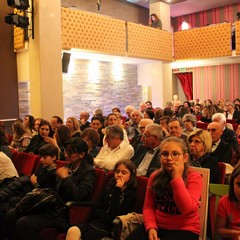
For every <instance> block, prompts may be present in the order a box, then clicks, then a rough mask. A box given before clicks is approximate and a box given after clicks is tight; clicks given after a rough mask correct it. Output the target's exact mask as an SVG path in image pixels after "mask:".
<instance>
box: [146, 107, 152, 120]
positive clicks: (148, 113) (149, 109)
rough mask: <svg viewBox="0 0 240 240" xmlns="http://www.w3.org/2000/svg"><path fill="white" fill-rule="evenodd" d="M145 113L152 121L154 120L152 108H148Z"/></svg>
mask: <svg viewBox="0 0 240 240" xmlns="http://www.w3.org/2000/svg"><path fill="white" fill-rule="evenodd" d="M145 113H146V114H147V115H148V116H149V118H150V119H154V111H153V110H152V108H147V109H146V110H145Z"/></svg>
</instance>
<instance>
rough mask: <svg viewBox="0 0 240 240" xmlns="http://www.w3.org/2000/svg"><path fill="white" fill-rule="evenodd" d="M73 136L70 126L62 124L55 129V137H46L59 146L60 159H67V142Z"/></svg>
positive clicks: (46, 139)
mask: <svg viewBox="0 0 240 240" xmlns="http://www.w3.org/2000/svg"><path fill="white" fill-rule="evenodd" d="M71 138H72V137H71V132H70V129H69V127H67V126H66V125H61V126H58V127H57V128H56V129H55V133H54V135H53V138H51V137H45V141H46V142H49V143H51V144H53V145H55V146H56V147H57V148H58V159H60V160H66V157H65V150H66V144H67V142H68V140H69V139H71Z"/></svg>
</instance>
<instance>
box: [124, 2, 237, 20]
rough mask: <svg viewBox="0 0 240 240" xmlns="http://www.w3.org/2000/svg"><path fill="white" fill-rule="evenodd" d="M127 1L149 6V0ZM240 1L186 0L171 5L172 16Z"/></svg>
mask: <svg viewBox="0 0 240 240" xmlns="http://www.w3.org/2000/svg"><path fill="white" fill-rule="evenodd" d="M127 1H128V2H132V3H135V4H138V5H140V6H143V7H146V8H148V5H149V1H148V0H127ZM239 2H240V1H239V0H186V1H184V2H180V3H176V4H172V5H171V7H170V11H171V17H177V16H182V15H186V14H190V13H194V12H200V11H203V10H208V9H212V8H216V7H222V6H226V5H232V4H237V3H239Z"/></svg>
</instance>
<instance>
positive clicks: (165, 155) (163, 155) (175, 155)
mask: <svg viewBox="0 0 240 240" xmlns="http://www.w3.org/2000/svg"><path fill="white" fill-rule="evenodd" d="M180 155H183V153H179V152H172V153H169V152H162V153H160V156H161V158H162V159H163V160H166V159H167V158H168V157H169V156H171V158H172V159H173V160H176V159H178V158H179V156H180Z"/></svg>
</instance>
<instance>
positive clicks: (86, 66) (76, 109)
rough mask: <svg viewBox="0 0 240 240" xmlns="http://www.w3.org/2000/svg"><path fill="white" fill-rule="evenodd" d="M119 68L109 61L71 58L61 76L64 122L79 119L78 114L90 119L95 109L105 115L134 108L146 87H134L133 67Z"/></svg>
mask: <svg viewBox="0 0 240 240" xmlns="http://www.w3.org/2000/svg"><path fill="white" fill-rule="evenodd" d="M120 66H121V70H119V71H117V70H115V69H116V68H115V67H114V63H111V62H103V61H100V62H92V61H90V60H82V59H71V62H70V65H69V72H68V73H67V74H64V73H63V102H64V119H65V120H66V118H67V117H69V116H75V117H77V118H79V113H80V112H82V111H88V112H89V113H90V115H91V116H92V115H93V112H94V110H95V109H96V108H102V109H103V112H104V114H105V115H107V114H109V113H110V112H111V109H112V107H114V106H117V107H119V108H120V109H121V112H122V114H123V115H125V111H124V109H125V107H126V106H127V105H133V106H135V107H137V108H138V106H139V103H140V102H141V101H142V99H144V100H145V99H146V96H147V87H142V86H139V85H138V80H137V65H133V64H121V65H120ZM91 67H92V69H91ZM118 69H119V68H118Z"/></svg>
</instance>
